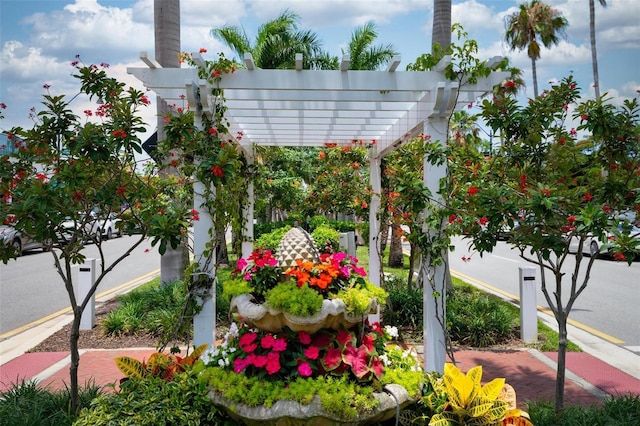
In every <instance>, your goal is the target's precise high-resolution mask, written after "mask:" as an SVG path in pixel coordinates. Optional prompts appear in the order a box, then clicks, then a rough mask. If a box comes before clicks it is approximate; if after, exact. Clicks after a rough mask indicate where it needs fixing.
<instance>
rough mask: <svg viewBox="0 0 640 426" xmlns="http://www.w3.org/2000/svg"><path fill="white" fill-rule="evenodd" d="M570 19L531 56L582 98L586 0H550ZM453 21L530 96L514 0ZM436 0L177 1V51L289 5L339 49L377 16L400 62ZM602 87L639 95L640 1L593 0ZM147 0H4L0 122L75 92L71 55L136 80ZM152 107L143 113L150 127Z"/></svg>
mask: <svg viewBox="0 0 640 426" xmlns="http://www.w3.org/2000/svg"><path fill="white" fill-rule="evenodd" d="M545 2H546V3H547V4H550V5H551V6H553V7H554V8H556V9H558V10H560V11H561V12H562V13H563V16H565V18H567V20H568V21H569V28H568V30H567V34H566V35H567V37H566V39H564V40H562V41H561V43H560V44H559V45H558V46H556V47H552V48H551V49H550V50H547V49H543V50H542V53H541V59H540V60H539V61H538V62H537V67H538V84H539V87H540V90H544V89H545V88H547V87H549V83H550V82H552V81H556V80H558V79H561V78H562V77H565V76H567V75H568V74H570V73H573V74H574V76H575V78H576V80H577V82H578V84H579V86H580V87H581V88H582V90H583V92H584V96H585V97H593V88H592V87H591V86H592V80H593V77H592V71H591V51H590V45H589V13H588V1H587V0H546V1H545ZM452 3H453V8H452V9H453V10H452V21H453V22H459V23H461V24H462V25H463V27H464V29H465V30H466V31H467V32H468V33H469V36H470V38H472V39H475V40H477V42H478V45H479V49H480V53H479V54H480V56H481V57H483V58H487V59H488V58H490V57H492V56H496V55H501V56H508V57H510V58H511V60H512V62H513V64H514V65H515V66H518V67H520V68H521V69H523V70H524V78H525V81H526V84H527V93H526V95H525V96H528V97H532V96H533V84H532V81H531V70H530V60H529V59H528V58H527V57H526V54H525V52H512V51H510V50H509V49H508V47H507V46H506V45H505V43H504V42H503V39H504V20H505V16H507V15H509V14H510V13H512V12H514V11H515V10H516V9H517V6H518V4H519V3H521V1H516V0H464V1H463V0H453V1H452ZM432 7H433V0H208V1H205V0H182V1H181V28H182V34H181V38H182V50H184V51H189V52H192V51H198V50H199V49H200V48H202V47H203V48H206V49H207V50H208V53H207V54H206V55H205V58H207V57H208V58H211V59H213V58H214V57H215V53H216V52H219V51H223V52H225V53H226V54H227V55H228V56H230V55H231V53H230V52H229V51H227V49H226V48H225V47H224V46H222V45H221V44H220V43H219V42H218V41H216V40H214V39H213V38H212V37H211V36H210V35H209V31H210V30H211V29H212V28H218V27H221V26H223V25H225V24H231V25H241V26H243V27H244V28H245V30H246V32H247V34H248V35H249V37H250V38H253V37H254V36H255V30H256V28H257V27H258V26H259V25H260V24H262V23H264V22H266V21H268V20H270V19H272V18H274V17H276V16H277V15H278V14H279V13H280V12H281V11H282V10H283V9H285V8H289V9H290V10H292V11H294V12H296V13H297V14H298V15H300V17H301V19H300V27H301V28H303V29H310V30H313V31H315V32H317V33H318V35H319V38H320V40H322V41H323V46H324V48H325V49H326V50H328V51H329V52H330V53H332V54H334V55H341V48H343V47H344V46H345V45H346V43H347V42H348V40H349V37H350V35H351V33H352V31H353V30H354V29H355V28H356V27H357V26H358V25H362V24H363V23H365V22H368V21H373V22H374V23H375V24H376V25H377V27H378V31H379V36H378V42H379V43H384V44H387V43H391V44H393V45H394V46H395V47H396V49H397V50H398V51H400V55H401V57H402V63H401V65H400V68H399V69H404V67H405V66H406V65H407V64H408V63H410V62H413V61H414V60H415V58H416V57H418V56H419V55H420V54H422V53H426V52H428V51H429V46H430V43H431V21H432V16H433V13H432V12H433V10H432ZM596 31H597V33H596V36H597V42H598V54H599V67H600V87H601V92H602V93H604V92H608V93H609V95H610V96H611V97H612V98H613V102H615V103H621V101H622V99H624V98H631V97H635V96H638V93H639V92H638V91H639V90H640V0H607V7H606V8H603V7H601V6H600V5H599V4H598V1H597V0H596ZM153 50H154V40H153V0H138V1H134V0H119V1H118V0H112V1H103V0H75V1H72V0H67V1H58V0H46V1H35V0H0V102H2V103H5V104H6V105H7V109H5V110H4V111H3V113H4V115H5V119H4V120H2V121H0V130H8V129H10V128H11V127H13V126H18V125H20V126H25V127H29V126H30V125H31V124H32V123H31V120H30V119H29V109H30V108H31V107H35V108H36V109H40V102H41V101H42V94H43V93H44V89H43V85H44V84H49V85H51V89H50V90H51V92H52V93H54V94H66V95H68V96H69V97H71V96H73V95H75V94H76V93H78V90H79V86H78V84H77V80H75V79H74V78H72V77H71V73H72V71H73V69H72V67H71V65H70V63H71V62H72V61H74V60H75V56H76V55H77V54H79V55H80V58H81V59H82V60H83V62H85V63H102V62H106V63H109V64H110V65H111V68H110V70H111V72H112V73H113V75H114V76H115V77H117V78H120V79H123V80H124V81H126V82H127V83H129V84H135V85H137V87H139V88H141V89H142V87H141V86H140V84H139V83H137V81H136V80H135V79H134V78H133V77H131V76H129V75H127V74H126V71H125V70H126V67H128V66H143V64H142V62H141V61H140V60H139V59H138V58H139V52H140V51H148V52H149V54H150V56H153ZM71 106H72V107H73V109H74V110H76V111H78V112H81V111H82V110H84V109H87V108H95V106H94V105H91V104H90V103H89V101H88V99H83V97H82V96H79V97H78V98H77V99H74V101H73V102H72V103H71ZM154 113H155V108H149V112H148V116H145V120H147V121H148V122H149V123H150V127H153V123H155V117H154Z"/></svg>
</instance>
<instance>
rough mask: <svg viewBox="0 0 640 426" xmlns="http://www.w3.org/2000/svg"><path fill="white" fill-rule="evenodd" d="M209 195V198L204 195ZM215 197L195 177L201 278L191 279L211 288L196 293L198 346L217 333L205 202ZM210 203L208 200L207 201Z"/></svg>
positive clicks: (196, 249) (213, 254)
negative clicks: (203, 279)
mask: <svg viewBox="0 0 640 426" xmlns="http://www.w3.org/2000/svg"><path fill="white" fill-rule="evenodd" d="M194 117H195V125H196V126H197V127H199V128H201V127H202V121H201V116H200V114H199V113H198V112H195V113H194ZM207 195H209V199H207V198H206V196H207ZM211 198H215V188H210V189H209V191H207V188H206V187H205V185H204V184H203V183H202V182H200V181H198V180H196V181H195V182H194V183H193V208H194V209H195V210H197V211H198V216H199V220H197V221H194V224H193V255H194V259H195V261H196V262H198V274H200V275H201V276H200V277H193V278H194V280H197V279H198V278H200V279H201V278H203V277H202V275H205V276H206V278H207V279H208V281H209V282H211V283H212V284H211V287H210V288H209V289H208V290H207V292H206V293H203V294H200V295H198V300H197V301H198V304H200V305H201V306H202V309H201V310H200V311H199V312H198V313H197V314H195V316H194V317H193V344H194V345H195V346H196V347H197V346H200V345H202V344H205V343H206V344H208V345H209V347H213V344H214V342H215V336H216V297H215V295H216V279H215V276H216V267H215V262H214V261H213V260H214V259H215V258H216V249H215V248H213V249H211V251H210V252H209V253H207V250H208V249H207V245H208V244H209V243H210V242H211V239H212V238H213V218H212V216H211V212H210V211H209V209H208V208H207V207H205V204H206V203H207V202H208V201H209V202H210V201H212V200H211ZM209 205H211V203H210V204H209Z"/></svg>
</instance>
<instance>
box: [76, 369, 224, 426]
mask: <svg viewBox="0 0 640 426" xmlns="http://www.w3.org/2000/svg"><path fill="white" fill-rule="evenodd" d="M227 420H228V419H227V418H226V416H225V415H224V414H223V413H222V412H220V411H218V409H217V408H216V407H215V406H214V405H213V403H212V402H211V399H209V397H208V396H207V385H206V384H205V383H203V382H201V381H200V380H198V374H197V373H196V372H195V370H193V369H188V370H187V371H186V372H184V373H176V374H175V375H174V378H173V381H171V382H166V381H165V380H163V379H162V378H159V377H147V378H143V379H130V380H127V381H126V382H124V383H123V384H122V386H121V390H120V391H119V392H116V393H113V394H104V395H101V396H99V397H98V398H96V400H95V401H94V402H93V404H91V408H89V409H86V408H85V409H84V410H82V412H81V413H80V415H79V417H78V420H77V421H76V423H75V424H74V425H75V426H89V425H91V426H101V425H114V424H120V425H125V424H130V425H140V426H145V425H149V426H151V425H153V426H156V425H224V424H225V421H227Z"/></svg>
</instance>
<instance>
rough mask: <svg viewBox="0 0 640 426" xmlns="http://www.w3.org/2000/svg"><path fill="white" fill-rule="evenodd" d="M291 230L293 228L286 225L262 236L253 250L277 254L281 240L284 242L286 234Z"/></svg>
mask: <svg viewBox="0 0 640 426" xmlns="http://www.w3.org/2000/svg"><path fill="white" fill-rule="evenodd" d="M290 229H291V226H289V225H286V226H284V227H282V228H277V229H274V230H273V231H271V232H269V233H267V234H263V235H261V236H260V238H258V239H257V240H256V241H255V243H254V244H253V248H254V249H262V250H271V252H272V253H275V252H276V250H277V249H278V244H280V240H282V237H284V234H286V233H287V231H289V230H290Z"/></svg>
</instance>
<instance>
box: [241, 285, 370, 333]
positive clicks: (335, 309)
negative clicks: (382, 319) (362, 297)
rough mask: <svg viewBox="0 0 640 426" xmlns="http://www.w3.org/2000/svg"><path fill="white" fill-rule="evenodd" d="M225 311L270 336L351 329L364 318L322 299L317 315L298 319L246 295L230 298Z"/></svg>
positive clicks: (338, 302) (333, 301) (343, 306)
mask: <svg viewBox="0 0 640 426" xmlns="http://www.w3.org/2000/svg"><path fill="white" fill-rule="evenodd" d="M376 306H377V304H376V301H375V300H373V299H372V301H371V305H370V309H369V311H368V312H371V313H373V312H375V310H376ZM229 312H231V313H232V314H234V315H237V316H238V317H240V318H241V319H242V321H244V322H246V323H247V324H249V325H251V326H254V327H256V328H259V329H261V330H265V331H270V332H273V333H277V332H279V331H282V330H283V329H284V327H289V328H290V329H291V330H293V331H306V332H307V333H310V334H312V333H315V332H316V331H318V330H320V329H322V328H331V329H333V330H337V329H338V328H339V327H341V326H342V327H345V328H351V327H352V326H354V325H356V324H359V323H361V322H362V321H364V319H365V317H366V315H350V314H348V313H347V306H346V305H345V303H344V302H343V301H342V300H340V299H325V300H324V301H323V302H322V309H320V311H319V312H318V313H317V314H315V315H313V316H306V317H299V316H295V315H290V314H288V313H286V312H280V311H277V310H275V309H272V308H271V307H269V306H268V305H266V304H259V303H256V302H255V300H254V299H253V296H251V295H250V294H241V295H239V296H236V297H234V298H233V299H231V305H230V307H229Z"/></svg>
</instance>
